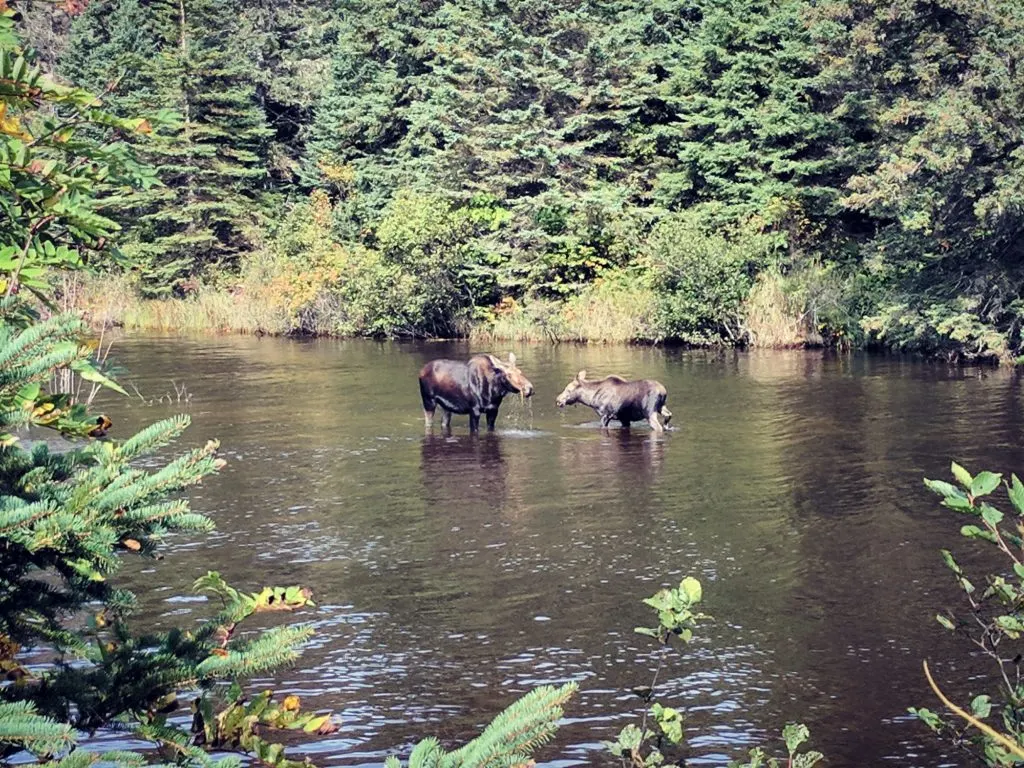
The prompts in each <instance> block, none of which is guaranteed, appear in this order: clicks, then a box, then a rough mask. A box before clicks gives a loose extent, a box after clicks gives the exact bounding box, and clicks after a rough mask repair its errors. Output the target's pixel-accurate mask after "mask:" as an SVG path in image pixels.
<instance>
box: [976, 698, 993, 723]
mask: <svg viewBox="0 0 1024 768" xmlns="http://www.w3.org/2000/svg"><path fill="white" fill-rule="evenodd" d="M971 712H972V713H974V715H975V717H979V718H981V719H983V720H984V719H985V718H986V717H988V716H989V714H990V713H991V712H992V700H991V699H990V698H989V696H987V695H982V696H975V697H974V698H973V699H972V700H971Z"/></svg>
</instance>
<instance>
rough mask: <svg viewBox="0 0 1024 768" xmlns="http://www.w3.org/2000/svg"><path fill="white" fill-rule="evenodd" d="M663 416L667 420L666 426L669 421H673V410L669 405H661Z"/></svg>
mask: <svg viewBox="0 0 1024 768" xmlns="http://www.w3.org/2000/svg"><path fill="white" fill-rule="evenodd" d="M661 417H662V418H663V419H664V420H665V426H666V427H667V426H668V423H669V422H670V421H672V411H670V410H669V409H668V406H665V405H663V406H661Z"/></svg>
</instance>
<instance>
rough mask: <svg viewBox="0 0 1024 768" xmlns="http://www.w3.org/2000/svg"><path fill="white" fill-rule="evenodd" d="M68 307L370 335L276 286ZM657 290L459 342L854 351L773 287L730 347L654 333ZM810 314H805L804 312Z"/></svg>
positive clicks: (95, 282)
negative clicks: (826, 333) (811, 321)
mask: <svg viewBox="0 0 1024 768" xmlns="http://www.w3.org/2000/svg"><path fill="white" fill-rule="evenodd" d="M61 296H62V300H61V301H62V306H63V308H64V309H66V310H73V311H78V312H80V313H81V314H82V315H84V317H85V318H86V320H87V321H88V322H89V323H90V324H91V325H92V326H93V327H94V328H96V329H101V328H109V327H120V328H125V329H128V330H141V331H160V332H187V333H211V334H225V333H233V334H243V335H270V336H290V335H313V336H332V337H339V338H348V337H357V336H367V335H373V334H368V333H365V332H362V331H361V329H359V328H357V327H354V325H353V322H352V317H351V316H350V314H349V313H348V312H346V309H345V307H344V306H343V305H342V303H341V302H340V301H339V300H337V299H332V298H331V297H330V296H329V295H313V296H312V297H311V298H309V297H307V298H306V300H305V301H304V302H303V303H298V302H297V301H296V297H295V296H294V295H290V294H286V293H284V292H280V291H278V290H277V288H276V287H275V286H273V285H265V286H256V285H251V284H243V283H238V284H234V285H229V286H223V287H216V286H210V285H199V286H197V287H196V288H195V290H194V291H193V292H192V293H191V294H190V295H189V296H187V297H185V298H168V299H146V298H143V297H142V296H140V294H139V292H138V290H137V288H136V286H135V284H134V283H133V281H132V280H131V279H130V278H129V277H127V276H117V275H103V276H95V275H87V274H78V275H73V276H65V277H64V278H63V279H62V291H61ZM658 311H659V307H658V302H657V301H656V296H655V294H654V292H653V291H652V290H651V289H650V288H648V287H646V286H644V285H642V284H636V285H634V284H630V283H628V282H626V281H623V280H605V281H598V282H597V283H595V284H594V285H590V286H587V287H586V288H585V289H584V290H582V291H581V292H580V293H579V294H578V295H576V296H572V297H569V298H566V299H564V300H560V301H557V300H550V299H535V300H532V301H524V302H516V301H514V300H511V299H508V300H505V301H503V302H501V303H500V304H498V305H497V306H495V307H492V308H487V309H486V310H480V311H478V313H477V316H476V317H474V318H471V319H467V320H465V321H464V322H463V323H462V324H461V327H460V329H459V334H458V335H459V336H462V337H468V338H470V339H472V340H474V341H480V342H489V341H518V342H539V341H548V342H553V343H562V342H565V343H584V344H660V343H683V344H686V345H688V346H693V347H702V346H703V347H715V346H723V345H724V346H744V347H755V348H764V349H799V348H803V347H822V346H838V347H843V348H849V347H850V344H849V342H848V341H847V339H845V338H843V337H842V335H839V336H834V337H833V338H831V339H825V338H823V337H822V335H821V334H820V333H818V332H817V331H816V329H814V328H813V327H810V324H809V323H808V322H807V318H806V316H805V317H801V313H799V312H797V311H795V310H794V309H793V308H792V307H791V306H790V305H789V303H788V300H787V297H786V295H785V293H784V291H783V290H782V289H781V287H780V286H779V285H778V283H777V281H776V282H769V281H761V282H760V283H759V284H758V285H757V286H756V287H755V290H754V291H752V292H751V295H750V296H749V297H748V299H747V301H746V302H745V303H744V305H743V312H742V314H741V315H740V316H739V317H737V318H736V319H735V320H734V321H733V324H734V325H735V328H734V329H733V330H732V331H731V335H732V337H733V338H732V339H728V338H727V339H725V340H724V341H722V340H719V339H716V340H710V339H709V340H708V341H707V342H705V343H700V341H699V339H676V338H671V337H665V336H663V335H660V334H659V333H658V332H657V330H656V329H657V327H658V318H657V313H658ZM804 314H805V315H806V313H804Z"/></svg>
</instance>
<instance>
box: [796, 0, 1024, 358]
mask: <svg viewBox="0 0 1024 768" xmlns="http://www.w3.org/2000/svg"><path fill="white" fill-rule="evenodd" d="M814 18H815V22H816V26H815V33H816V35H817V38H818V40H819V45H820V47H821V50H822V51H823V53H824V55H825V57H827V60H828V61H829V62H830V64H829V67H828V70H827V72H826V75H827V76H828V77H829V78H830V81H831V84H832V86H831V87H832V88H834V89H835V91H836V92H838V93H841V94H842V99H841V101H840V100H838V99H837V102H838V105H839V106H838V107H837V110H838V109H841V110H842V112H843V115H844V117H846V119H850V118H851V117H852V118H855V119H857V120H858V121H859V122H860V125H861V126H862V128H861V129H860V131H859V132H858V139H859V147H858V150H857V152H858V163H857V166H856V168H855V171H856V172H855V173H852V174H851V176H850V179H849V184H848V186H849V192H848V194H846V195H845V197H844V200H843V204H844V206H845V208H846V209H847V210H848V211H849V212H850V213H851V214H854V215H860V216H862V217H864V218H865V219H866V220H867V221H868V223H869V226H870V228H871V229H870V231H871V235H872V237H871V238H870V239H869V240H867V241H866V242H864V243H863V246H862V253H863V260H864V262H865V263H866V264H868V265H870V272H871V274H872V278H873V280H874V283H875V290H874V292H873V295H872V296H871V299H872V304H873V305H874V307H873V309H874V311H873V312H871V313H870V314H869V316H868V318H867V319H866V325H867V327H868V329H869V330H870V331H871V332H872V333H873V334H875V335H876V337H877V338H881V339H883V340H885V341H886V342H888V343H890V344H893V345H896V346H903V347H907V348H911V349H919V350H925V351H931V352H936V351H938V352H943V353H945V354H947V355H949V356H951V357H959V356H965V357H968V358H972V357H991V356H1003V357H1005V356H1007V355H1009V354H1013V355H1017V354H1019V352H1020V350H1021V345H1022V339H1021V331H1020V329H1021V324H1022V321H1024V304H1022V301H1021V297H1022V295H1024V249H1022V240H1021V233H1022V231H1024V192H1022V190H1024V164H1022V162H1021V160H1022V158H1021V149H1020V137H1021V135H1022V133H1024V122H1022V117H1021V114H1022V113H1021V109H1020V105H1021V104H1024V80H1022V78H1021V77H1020V73H1019V71H1018V69H1019V68H1018V67H1017V65H1016V62H1018V61H1020V60H1022V59H1024V8H1022V6H1021V5H1020V3H1017V2H1012V1H1011V0H999V1H998V2H995V3H992V4H988V5H984V6H978V5H976V4H972V3H968V2H961V0H940V2H936V3H931V4H928V5H926V6H921V5H919V4H917V3H913V2H908V1H907V0H885V2H881V3H878V4H875V5H871V6H865V5H862V4H858V3H847V2H838V3H834V4H831V5H830V6H829V7H828V8H827V9H820V10H819V11H818V12H817V13H816V14H815V16H814Z"/></svg>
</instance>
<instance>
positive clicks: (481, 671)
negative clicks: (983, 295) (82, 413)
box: [104, 338, 1024, 768]
mask: <svg viewBox="0 0 1024 768" xmlns="http://www.w3.org/2000/svg"><path fill="white" fill-rule="evenodd" d="M115 349H116V352H117V354H118V355H119V359H120V362H121V363H122V364H123V365H124V366H125V367H126V368H127V369H128V370H129V371H131V372H132V376H133V377H134V380H133V383H134V384H136V385H137V386H138V387H139V389H140V390H141V391H142V392H143V393H147V392H161V391H163V390H164V389H166V387H167V382H169V381H170V380H171V379H174V380H176V381H178V382H185V383H186V385H187V387H188V391H189V392H190V393H191V394H192V400H191V401H190V402H189V403H188V404H186V405H183V406H180V407H181V408H183V409H184V410H187V411H188V412H190V413H191V415H192V418H193V426H192V428H191V429H190V430H189V432H188V433H187V434H186V437H185V438H183V440H182V441H181V443H180V444H179V445H178V446H176V449H177V448H180V447H182V446H183V445H187V444H200V445H201V444H202V443H203V442H205V441H206V440H207V439H208V438H210V437H218V438H219V439H220V440H221V441H222V445H223V446H224V451H225V456H226V457H227V458H228V460H229V464H228V466H227V468H226V469H225V470H224V471H223V472H222V473H221V474H220V475H219V476H218V477H216V478H211V479H210V480H208V481H207V482H205V483H204V484H203V485H202V486H200V487H199V488H197V489H195V491H194V493H193V501H194V505H195V508H196V509H198V510H202V511H205V512H208V513H210V514H211V515H212V516H213V518H214V519H215V521H216V522H217V526H218V532H217V533H216V534H214V535H213V536H211V537H207V538H203V539H194V538H192V539H186V538H181V537H178V538H175V539H174V540H173V541H172V542H171V543H170V546H169V547H168V549H167V552H166V554H167V559H166V560H165V561H163V562H160V563H156V564H154V563H151V562H149V563H137V562H135V561H132V562H131V564H130V566H129V569H128V573H127V581H128V582H129V586H132V587H134V588H136V589H137V590H139V591H140V593H141V595H142V600H143V606H142V611H141V612H140V621H141V622H143V623H144V624H146V623H148V624H150V625H154V626H163V627H166V626H169V625H171V624H180V623H186V624H187V623H188V622H190V621H192V620H193V617H198V616H201V615H206V614H207V613H208V612H209V611H210V610H212V606H211V605H210V604H209V603H206V602H204V601H199V602H195V601H192V600H181V599H179V598H180V596H182V595H188V594H189V588H190V585H191V583H192V581H193V580H194V579H195V578H196V577H197V576H199V575H201V574H202V573H205V572H206V570H208V569H211V568H217V569H219V570H220V571H221V572H222V573H223V574H224V575H225V577H226V578H228V579H229V580H230V581H231V582H233V583H235V584H237V585H239V586H240V587H246V588H253V589H255V588H257V587H258V586H260V585H261V584H263V583H271V582H276V583H281V584H286V583H296V582H300V583H303V584H307V585H310V586H312V587H313V588H314V589H315V591H316V595H317V600H318V603H319V608H317V609H316V610H315V611H309V612H306V613H303V614H302V615H298V616H294V617H288V618H289V619H291V618H295V619H298V620H303V621H311V622H313V623H314V625H315V627H316V630H317V634H316V636H315V639H314V641H313V643H312V644H311V645H310V647H309V648H308V649H307V651H306V653H305V654H304V656H303V658H302V660H301V661H300V663H299V664H298V665H296V666H295V667H294V668H292V669H287V670H282V671H281V672H280V673H279V674H278V675H277V676H275V677H274V678H273V679H266V680H258V681H254V686H271V685H273V686H275V687H278V688H280V689H281V690H283V691H288V692H294V693H297V694H299V695H300V696H302V698H303V701H304V704H305V705H307V706H310V707H314V708H318V707H322V708H332V709H334V710H336V711H338V712H340V713H341V714H342V716H343V724H342V728H341V731H340V732H339V733H338V734H335V735H334V736H332V737H329V738H326V739H323V740H318V741H317V740H314V741H312V742H308V743H307V742H303V743H302V745H301V747H299V746H297V747H296V749H297V750H300V751H301V752H303V753H308V754H315V756H316V760H317V761H318V762H319V763H323V764H328V765H353V766H354V765H380V763H381V762H382V760H383V756H384V755H385V754H387V753H388V752H389V750H391V749H392V748H403V747H407V746H408V745H409V744H411V743H412V742H414V741H416V740H417V739H419V738H422V737H423V736H426V735H430V734H436V735H438V736H439V737H440V738H442V739H443V740H444V742H445V743H446V744H448V745H454V744H459V743H462V742H464V741H465V740H466V739H468V738H471V737H472V736H473V735H474V734H476V733H477V732H479V729H480V727H482V725H483V724H484V723H485V722H487V721H488V720H489V719H490V718H491V717H492V716H493V715H494V714H495V713H497V712H498V711H499V710H500V709H501V708H502V707H504V706H506V705H507V704H509V703H510V702H511V701H513V700H514V699H515V698H516V696H517V695H519V694H521V693H523V692H525V691H527V690H529V689H530V688H531V687H533V686H536V685H538V684H542V683H557V682H563V681H566V680H576V681H578V682H579V683H580V693H579V695H578V696H577V697H576V698H575V700H574V701H573V702H572V703H571V704H570V705H569V707H568V710H567V713H566V720H565V723H564V726H563V728H562V729H561V730H560V732H559V734H558V737H557V738H556V740H555V742H554V743H553V744H552V745H550V746H549V747H547V748H545V749H544V750H543V751H542V752H541V753H540V755H539V757H540V759H541V761H542V762H544V763H545V764H548V765H566V766H567V765H583V764H594V763H598V762H601V761H602V760H603V759H604V758H599V757H598V752H599V751H600V749H601V747H600V742H601V741H602V740H604V739H609V738H612V737H613V735H614V734H615V733H616V732H617V731H618V730H619V729H620V728H621V727H622V726H623V725H625V724H627V723H630V722H637V721H638V715H639V713H640V711H641V709H642V706H643V705H642V702H640V700H639V699H637V698H636V697H635V696H634V695H632V694H631V693H630V690H631V689H632V688H633V687H634V686H637V685H643V684H647V683H649V682H650V680H651V677H652V674H653V670H654V667H655V666H656V663H657V661H656V657H655V655H654V651H655V649H654V648H653V647H652V645H651V643H649V642H648V641H647V640H646V639H645V638H643V637H641V636H639V635H636V634H634V633H633V631H632V630H633V627H635V626H638V625H644V624H646V623H648V622H649V621H650V616H648V615H647V614H648V609H647V608H645V607H644V606H643V605H642V604H641V602H640V601H641V600H642V599H643V598H644V597H647V596H649V595H650V594H652V593H653V592H654V591H655V590H657V589H658V588H659V587H660V586H662V585H663V584H669V583H672V582H678V580H679V579H680V578H681V577H682V576H683V575H686V574H693V575H696V576H697V577H699V578H700V579H701V580H702V581H703V582H704V587H705V603H706V605H705V609H706V611H707V612H708V613H710V614H712V615H713V616H714V617H715V621H714V622H711V623H709V624H707V625H706V626H705V627H703V628H702V629H701V630H700V631H699V632H698V634H697V639H696V640H695V642H694V644H693V645H692V646H690V647H688V648H687V649H685V651H684V652H682V653H678V654H673V655H671V656H670V657H669V658H668V659H667V660H666V665H665V667H664V668H663V670H662V672H661V675H660V676H659V681H660V682H659V696H660V698H661V700H662V701H663V702H664V703H665V704H667V705H670V706H675V707H677V708H680V709H683V710H684V711H685V712H686V715H687V721H686V723H687V735H688V736H689V738H690V745H691V746H690V759H691V760H692V762H693V763H694V764H698V765H723V764H725V763H726V762H727V761H728V760H729V759H735V758H738V757H741V756H743V754H744V753H745V751H746V750H747V749H749V748H750V746H752V745H754V744H757V743H761V742H763V741H765V740H768V739H775V741H774V742H772V743H773V744H776V745H777V744H778V741H777V736H778V734H779V731H780V730H781V727H782V726H783V725H784V724H785V723H786V722H788V721H802V722H806V723H807V724H808V726H809V727H810V729H811V732H812V735H813V742H812V743H813V746H814V747H815V748H817V749H820V750H821V751H823V752H824V753H826V755H828V758H829V760H828V764H829V765H830V766H832V767H833V768H835V767H836V766H863V765H876V764H879V763H882V762H895V763H898V764H904V765H906V764H914V765H937V764H948V765H955V764H957V760H958V759H959V758H958V757H957V756H955V755H954V756H948V755H945V754H943V752H942V751H941V750H940V749H939V745H938V744H937V743H936V742H935V741H933V740H932V739H931V738H930V736H929V735H928V734H927V733H925V732H924V729H923V728H921V727H919V726H918V725H917V724H916V723H914V722H912V721H910V720H908V718H907V717H906V716H905V712H906V707H907V706H911V705H917V706H928V705H930V704H931V703H932V695H931V693H930V691H929V690H928V688H927V685H926V683H925V682H924V680H923V679H922V676H921V673H920V661H921V658H922V657H923V656H924V655H925V653H926V652H927V654H928V655H929V657H931V658H933V659H936V660H937V665H938V668H939V672H940V673H943V670H944V667H943V665H942V660H943V659H962V654H963V652H964V650H963V648H962V647H960V646H958V645H955V644H953V642H952V641H951V640H949V639H948V638H946V637H945V635H944V634H943V633H941V632H940V631H939V629H938V628H937V627H936V626H935V623H934V619H933V617H934V614H935V612H936V610H938V609H939V607H940V606H945V605H956V604H957V602H956V601H957V594H956V591H955V585H953V584H952V583H951V582H950V579H949V578H948V574H947V572H946V570H945V568H944V566H943V564H942V562H941V559H940V558H939V556H938V550H939V549H940V548H942V547H951V546H952V547H956V546H957V545H958V541H959V540H958V536H957V531H958V525H959V522H958V521H957V520H955V519H951V518H950V517H949V515H948V514H947V513H946V512H945V511H944V510H942V509H941V508H939V507H937V505H936V504H935V503H934V501H933V499H931V498H930V497H929V496H927V495H926V493H925V492H924V491H923V489H922V487H921V478H922V476H930V477H944V476H945V474H946V473H947V472H948V466H949V460H950V458H952V457H956V458H957V459H958V460H959V461H961V462H962V463H964V464H965V465H967V466H969V467H971V468H982V467H985V468H991V469H995V470H1000V471H1009V470H1013V469H1017V470H1020V469H1021V468H1024V439H1022V437H1024V434H1022V432H1024V413H1022V410H1024V399H1022V398H1020V396H1019V384H1018V383H1017V380H1016V379H1015V378H1014V377H1013V376H1010V375H1004V374H1003V373H1002V372H993V373H991V374H990V375H988V376H987V377H984V378H982V377H975V376H971V375H969V374H968V373H964V372H960V371H955V370H951V369H948V368H945V367H936V366H926V365H921V364H917V363H910V362H907V361H902V360H898V359H894V358H867V357H857V356H853V357H832V356H822V355H817V354H803V353H799V354H797V353H794V354H789V353H785V354H782V353H780V354H774V355H762V354H704V353H689V352H688V353H681V352H676V351H671V350H669V351H666V350H663V349H654V348H643V349H636V348H633V349H631V348H617V347H608V348H595V347H570V346H559V347H546V346H545V347H541V346H528V347H524V348H523V349H521V350H520V349H517V350H515V351H516V354H517V356H518V358H519V360H520V365H521V366H522V368H523V370H524V371H525V372H526V373H527V375H529V376H530V378H531V380H532V381H533V383H534V386H535V387H536V390H537V393H538V394H537V395H536V396H535V397H534V398H533V399H532V400H530V401H527V402H526V403H520V402H519V401H518V400H515V399H514V398H510V399H509V400H507V401H506V404H505V405H504V406H503V408H502V412H501V414H500V417H499V420H498V425H497V427H498V429H497V432H496V433H494V434H487V433H482V434H479V435H469V434H468V428H467V425H466V420H465V418H463V419H461V420H460V419H458V418H456V419H455V420H454V424H453V432H452V435H451V436H450V437H446V436H444V435H442V434H441V432H440V426H439V425H438V424H435V427H434V431H433V433H432V434H429V435H425V434H424V426H423V420H422V415H421V409H420V403H419V397H418V393H417V390H416V385H415V381H416V372H417V371H418V370H419V368H420V367H421V366H422V365H423V364H424V362H426V360H427V359H429V358H431V357H440V356H449V357H451V356H463V355H465V354H467V352H468V350H467V348H466V347H465V346H462V345H447V344H425V345H419V344H380V343H376V342H333V341H313V342H296V341H288V340H277V339H246V338H223V339H204V340H174V339H167V338H159V339H156V338H136V339H127V340H125V341H122V342H121V343H120V345H119V346H118V347H116V348H115ZM581 368H586V369H587V370H588V371H592V372H593V374H595V375H596V374H598V373H601V372H606V373H610V372H615V373H624V374H627V375H632V376H637V377H650V378H656V379H659V380H660V381H662V382H663V383H664V384H665V385H666V386H667V387H668V390H669V403H670V407H671V409H672V411H673V412H674V418H673V421H672V425H673V426H674V427H677V429H676V430H673V431H670V432H668V433H666V434H664V435H659V436H655V435H652V433H651V431H650V430H649V429H648V428H646V427H643V426H642V425H638V426H637V427H636V428H634V429H630V430H621V429H618V428H617V427H614V426H613V428H612V429H608V430H601V429H599V428H595V427H597V426H598V425H597V423H596V422H594V420H593V414H592V412H590V411H589V410H584V409H575V410H567V411H563V412H559V411H558V410H557V409H556V408H555V406H554V402H553V401H554V396H555V395H556V394H557V393H558V392H559V391H561V389H562V388H563V387H564V385H565V382H566V381H568V380H569V378H571V377H572V376H573V375H574V374H575V372H576V371H578V370H580V369H581ZM104 405H105V406H106V407H107V408H106V409H107V411H109V412H110V413H111V415H112V416H114V417H116V418H115V421H116V424H117V429H118V430H119V434H120V435H122V436H123V435H127V434H129V433H130V431H131V430H132V429H134V428H135V427H137V426H140V425H144V424H147V423H150V422H152V421H154V420H155V419H157V418H160V417H162V416H165V415H168V414H170V413H174V412H177V410H178V409H179V406H177V405H176V404H172V405H168V404H167V403H157V404H151V405H146V404H143V403H142V402H141V401H124V402H123V401H120V400H117V401H113V400H111V401H110V402H107V403H105V404H104ZM190 441H191V443H190ZM154 585H159V586H154ZM945 669H946V671H947V672H948V667H946V668H945ZM962 672H963V670H954V671H953V672H952V673H950V674H948V675H947V677H948V678H950V679H948V680H946V681H945V682H944V687H945V686H946V684H948V689H947V692H948V693H950V694H951V695H954V694H955V695H957V696H958V698H959V699H963V698H964V697H965V696H966V695H967V693H968V691H967V686H969V685H970V677H969V674H965V673H964V674H962Z"/></svg>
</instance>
